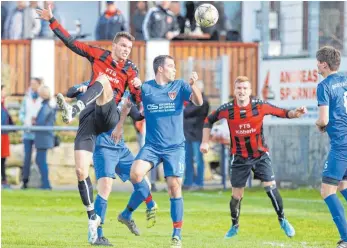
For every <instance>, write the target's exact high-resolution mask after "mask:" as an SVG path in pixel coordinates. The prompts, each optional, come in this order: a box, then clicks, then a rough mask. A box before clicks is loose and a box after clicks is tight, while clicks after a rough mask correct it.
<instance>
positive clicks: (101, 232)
mask: <svg viewBox="0 0 347 248" xmlns="http://www.w3.org/2000/svg"><path fill="white" fill-rule="evenodd" d="M101 237H104V232H103V231H102V226H99V227H98V238H101Z"/></svg>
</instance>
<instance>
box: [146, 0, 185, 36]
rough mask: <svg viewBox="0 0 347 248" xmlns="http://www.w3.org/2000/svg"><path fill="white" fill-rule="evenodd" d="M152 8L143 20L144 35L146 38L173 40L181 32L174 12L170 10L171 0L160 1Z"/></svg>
mask: <svg viewBox="0 0 347 248" xmlns="http://www.w3.org/2000/svg"><path fill="white" fill-rule="evenodd" d="M158 3H159V4H158V5H157V6H156V7H153V8H151V9H150V10H149V11H148V13H147V15H146V17H145V20H144V21H143V26H142V30H143V35H144V37H145V40H151V39H168V40H172V39H173V38H175V37H176V36H177V35H179V34H180V28H179V26H178V23H177V20H176V18H175V16H174V14H173V13H172V12H171V11H169V7H170V4H171V2H170V1H162V2H158Z"/></svg>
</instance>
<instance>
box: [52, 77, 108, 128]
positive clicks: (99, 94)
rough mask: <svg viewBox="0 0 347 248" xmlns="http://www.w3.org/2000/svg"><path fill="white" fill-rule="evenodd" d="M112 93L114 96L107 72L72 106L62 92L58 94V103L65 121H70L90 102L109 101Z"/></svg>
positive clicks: (101, 102) (99, 103)
mask: <svg viewBox="0 0 347 248" xmlns="http://www.w3.org/2000/svg"><path fill="white" fill-rule="evenodd" d="M110 95H112V96H113V91H112V88H111V85H110V82H109V80H108V78H107V77H106V75H105V74H101V75H100V76H99V77H98V78H97V79H96V81H95V83H94V84H93V85H92V86H90V87H89V88H88V89H87V91H86V92H85V93H84V94H83V96H81V97H80V98H79V100H78V101H77V102H76V104H74V105H73V106H70V105H69V104H68V103H66V101H65V98H64V96H63V95H62V94H60V93H59V94H58V95H57V104H58V106H59V108H60V109H61V110H62V118H63V121H64V122H65V123H70V122H71V121H72V119H73V118H75V117H76V116H77V115H78V114H79V113H80V112H81V111H82V110H83V109H84V108H85V107H86V106H87V105H88V104H90V103H93V102H94V101H96V102H97V104H98V105H104V104H106V103H107V102H108V101H109V99H110Z"/></svg>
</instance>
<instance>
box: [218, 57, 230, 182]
mask: <svg viewBox="0 0 347 248" xmlns="http://www.w3.org/2000/svg"><path fill="white" fill-rule="evenodd" d="M220 59H221V63H222V66H221V69H222V70H221V80H220V83H221V85H220V86H221V87H220V92H221V94H220V102H221V104H224V103H227V102H228V101H229V95H230V58H229V56H227V55H224V56H221V58H220ZM220 157H221V161H220V164H221V173H222V184H223V188H224V189H226V188H227V178H228V164H229V150H228V148H227V147H226V146H225V145H222V149H221V156H220Z"/></svg>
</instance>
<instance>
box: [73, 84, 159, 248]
mask: <svg viewBox="0 0 347 248" xmlns="http://www.w3.org/2000/svg"><path fill="white" fill-rule="evenodd" d="M88 84H89V82H84V83H82V84H79V85H75V86H74V87H71V88H70V89H69V90H68V93H67V96H68V97H69V98H74V97H76V98H77V99H79V98H80V97H81V96H82V95H83V93H84V92H85V91H86V90H87V87H88ZM128 95H129V93H128V92H127V91H126V92H125V94H124V96H123V99H122V101H121V102H120V104H119V105H118V108H119V109H121V111H122V112H124V116H127V115H128V114H129V116H130V117H131V118H133V119H134V120H136V121H137V120H142V119H143V118H144V117H143V115H142V114H141V113H140V112H139V111H138V110H137V108H136V106H134V105H132V106H130V104H129V102H128V101H129V100H128V99H126V97H127V96H128ZM122 106H124V107H123V108H122ZM120 121H121V123H123V122H124V121H125V119H124V120H120ZM119 127H120V125H118V126H117V128H119ZM113 130H114V129H111V130H110V131H108V132H105V133H102V134H100V135H98V136H97V138H96V142H95V150H94V153H93V161H94V169H95V175H96V179H97V181H98V184H97V191H98V195H97V196H96V199H95V202H94V209H95V213H96V214H97V215H98V216H100V218H101V224H100V225H99V226H98V229H97V235H98V237H97V239H96V241H95V242H94V243H92V245H103V246H112V245H111V243H110V242H109V241H108V239H107V238H106V237H105V236H104V234H103V229H102V224H104V221H105V215H106V209H107V200H108V197H109V195H110V193H111V190H112V183H113V179H115V178H116V174H117V175H118V177H119V178H120V179H121V180H122V181H123V182H125V181H127V180H129V179H130V168H131V165H132V163H133V162H134V156H133V154H132V153H131V151H130V150H129V148H128V147H127V146H126V144H125V142H124V139H123V135H122V132H120V133H121V136H120V137H118V140H117V143H115V142H114V141H113V138H111V134H112V132H113ZM120 131H121V130H120ZM146 181H147V183H148V185H150V184H149V180H148V179H147V178H146ZM144 201H145V202H146V205H147V211H146V213H147V227H148V228H150V227H152V226H154V224H155V222H156V211H157V204H156V203H155V202H154V201H153V199H152V195H151V193H150V192H149V194H148V196H147V197H146V199H145V200H144ZM129 229H131V231H132V232H133V233H134V234H135V235H140V233H139V231H138V229H137V227H136V225H135V223H134V221H130V223H129Z"/></svg>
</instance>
